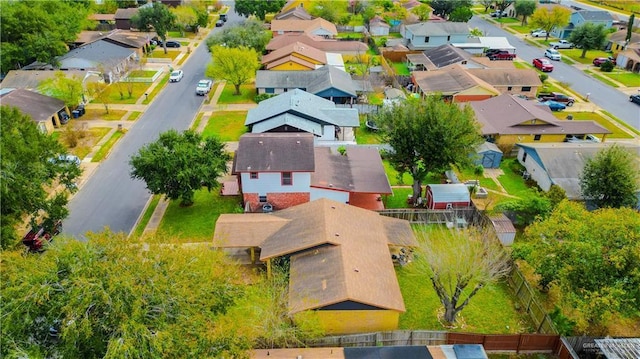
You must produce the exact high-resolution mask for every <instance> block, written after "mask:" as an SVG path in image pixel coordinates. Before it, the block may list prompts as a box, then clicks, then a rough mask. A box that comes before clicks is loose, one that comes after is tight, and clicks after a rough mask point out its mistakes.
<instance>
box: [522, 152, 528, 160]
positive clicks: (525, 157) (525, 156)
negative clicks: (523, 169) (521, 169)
mask: <svg viewBox="0 0 640 359" xmlns="http://www.w3.org/2000/svg"><path fill="white" fill-rule="evenodd" d="M524 162H527V153H526V152H525V153H524V154H523V155H522V163H524Z"/></svg>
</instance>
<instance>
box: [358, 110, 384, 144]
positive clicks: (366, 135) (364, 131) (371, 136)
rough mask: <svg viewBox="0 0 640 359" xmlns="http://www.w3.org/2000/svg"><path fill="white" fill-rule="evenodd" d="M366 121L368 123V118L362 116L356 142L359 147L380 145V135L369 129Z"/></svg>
mask: <svg viewBox="0 0 640 359" xmlns="http://www.w3.org/2000/svg"><path fill="white" fill-rule="evenodd" d="M366 121H367V116H366V115H361V116H360V127H359V128H358V129H357V130H356V131H357V132H356V142H357V143H358V144H359V145H365V144H368V145H370V144H375V143H380V141H381V138H380V133H379V132H376V131H372V130H370V129H368V128H367V126H366V125H365V122H366Z"/></svg>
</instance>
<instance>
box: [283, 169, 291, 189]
mask: <svg viewBox="0 0 640 359" xmlns="http://www.w3.org/2000/svg"><path fill="white" fill-rule="evenodd" d="M282 185H283V186H291V185H293V176H292V175H291V172H282Z"/></svg>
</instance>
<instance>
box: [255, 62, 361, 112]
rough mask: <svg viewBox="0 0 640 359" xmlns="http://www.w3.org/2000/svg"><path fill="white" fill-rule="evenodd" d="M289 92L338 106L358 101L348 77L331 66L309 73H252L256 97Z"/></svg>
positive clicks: (349, 76) (265, 71) (353, 85)
mask: <svg viewBox="0 0 640 359" xmlns="http://www.w3.org/2000/svg"><path fill="white" fill-rule="evenodd" d="M293 89H300V90H303V91H306V92H309V93H312V94H314V95H316V96H320V97H322V98H324V99H327V100H330V101H333V102H334V103H339V104H344V103H353V102H354V100H355V99H356V98H357V97H358V95H357V94H356V85H355V83H354V82H353V79H352V78H351V75H349V74H348V73H347V72H345V71H343V70H341V69H339V68H337V67H335V66H328V65H326V66H323V67H321V68H318V69H315V70H311V71H267V70H260V71H257V72H256V90H257V91H258V94H265V93H266V94H281V93H285V92H288V91H291V90H293Z"/></svg>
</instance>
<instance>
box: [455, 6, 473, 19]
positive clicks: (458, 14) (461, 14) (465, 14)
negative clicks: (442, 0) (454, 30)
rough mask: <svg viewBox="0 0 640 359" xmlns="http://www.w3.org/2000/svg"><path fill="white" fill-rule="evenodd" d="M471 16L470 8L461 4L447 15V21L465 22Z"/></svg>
mask: <svg viewBox="0 0 640 359" xmlns="http://www.w3.org/2000/svg"><path fill="white" fill-rule="evenodd" d="M472 16H473V13H472V12H471V8H468V7H464V6H463V7H459V8H456V9H454V10H453V11H452V12H451V15H449V21H454V22H467V21H469V19H471V17H472Z"/></svg>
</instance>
